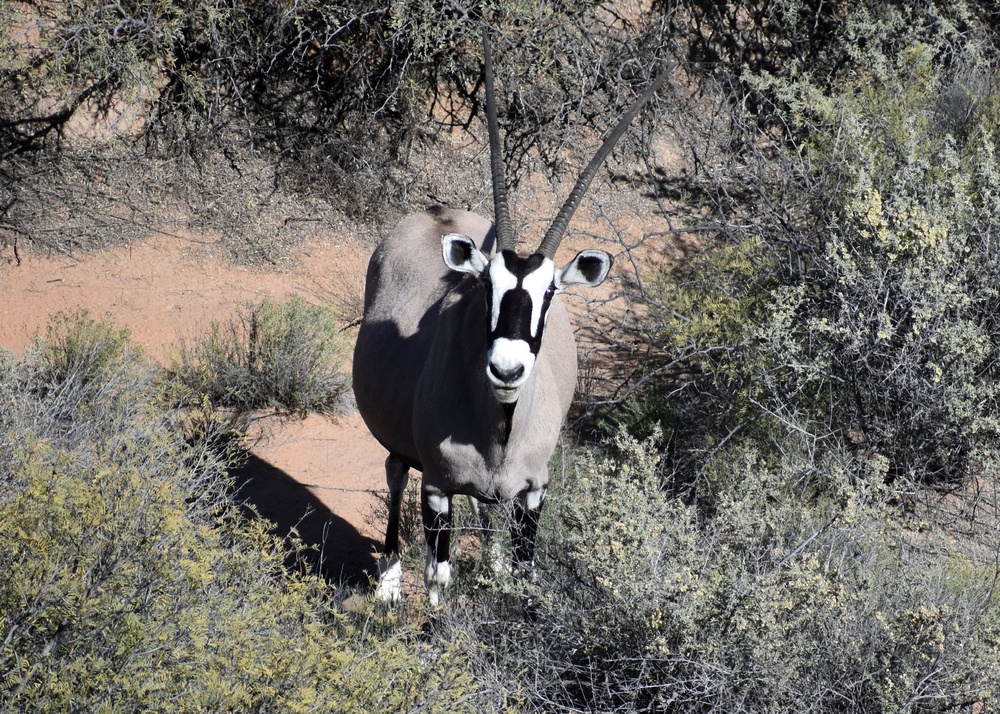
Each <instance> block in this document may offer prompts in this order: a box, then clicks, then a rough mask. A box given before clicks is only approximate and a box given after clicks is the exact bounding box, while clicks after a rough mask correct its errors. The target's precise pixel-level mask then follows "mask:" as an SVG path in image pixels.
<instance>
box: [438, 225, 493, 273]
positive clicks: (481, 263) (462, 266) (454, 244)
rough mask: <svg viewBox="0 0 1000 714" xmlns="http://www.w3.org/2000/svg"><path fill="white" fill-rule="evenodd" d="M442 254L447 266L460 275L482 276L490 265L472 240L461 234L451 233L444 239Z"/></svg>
mask: <svg viewBox="0 0 1000 714" xmlns="http://www.w3.org/2000/svg"><path fill="white" fill-rule="evenodd" d="M441 253H442V255H443V257H444V263H445V265H447V266H448V267H449V268H451V269H452V270H456V271H458V272H460V273H473V274H474V275H482V274H483V271H485V270H486V267H487V266H488V265H489V261H488V260H487V259H486V256H485V255H483V254H482V252H481V251H480V250H479V248H477V247H476V244H475V243H474V242H473V241H472V239H471V238H469V236H464V235H462V234H461V233H449V234H448V235H446V236H444V237H442V238H441Z"/></svg>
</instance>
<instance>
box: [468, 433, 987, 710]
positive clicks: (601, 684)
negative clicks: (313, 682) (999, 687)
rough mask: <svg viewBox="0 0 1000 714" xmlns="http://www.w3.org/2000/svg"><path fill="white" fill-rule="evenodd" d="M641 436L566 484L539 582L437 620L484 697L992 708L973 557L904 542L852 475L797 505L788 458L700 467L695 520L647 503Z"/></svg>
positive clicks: (803, 493) (906, 532) (916, 538)
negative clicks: (455, 634) (465, 644)
mask: <svg viewBox="0 0 1000 714" xmlns="http://www.w3.org/2000/svg"><path fill="white" fill-rule="evenodd" d="M655 437H656V435H655V434H654V435H653V436H652V437H651V438H650V439H648V440H647V441H646V442H638V441H636V440H635V439H633V438H631V437H628V436H627V435H626V434H624V433H622V434H619V435H618V436H617V437H615V438H614V440H613V442H612V443H610V444H608V445H606V446H605V447H604V448H602V449H601V450H596V451H591V452H589V453H587V454H585V455H584V456H583V458H582V459H580V460H579V461H578V462H577V463H576V464H574V465H573V466H572V467H571V468H570V469H569V470H568V471H567V477H566V478H565V479H564V480H563V481H562V482H560V483H559V484H558V488H554V489H553V495H552V497H551V498H552V499H553V501H554V502H553V503H551V505H550V510H549V512H548V516H547V517H546V520H545V531H546V532H545V540H544V543H545V546H544V556H543V558H542V564H541V572H540V573H539V580H538V582H537V583H535V584H522V585H521V586H520V588H518V587H515V588H513V589H505V588H504V587H502V586H496V587H494V588H491V589H486V590H483V589H480V590H479V591H478V592H477V598H476V607H475V609H473V608H463V607H461V605H459V606H457V607H456V608H455V610H454V611H453V612H452V613H451V614H450V618H451V619H450V620H449V624H450V626H451V627H454V628H455V629H456V630H457V631H461V632H466V631H469V632H473V633H475V635H476V636H477V637H478V638H479V639H480V640H481V641H482V642H483V644H484V645H485V646H484V647H483V648H482V649H481V650H480V652H479V653H478V657H477V659H476V662H477V667H478V669H479V671H481V672H482V674H481V675H480V677H481V679H482V680H483V681H492V680H494V679H502V680H503V681H505V683H506V686H505V689H504V690H503V693H504V694H505V696H508V697H515V698H516V701H517V706H518V708H519V709H521V710H523V711H547V710H550V709H551V708H552V703H553V702H558V703H559V708H561V709H562V710H567V711H576V710H581V709H582V710H588V711H614V712H636V711H662V710H670V711H680V712H688V711H690V712H701V711H726V712H759V711H817V712H821V711H832V710H835V711H842V712H883V711H886V712H888V711H901V710H902V711H948V710H957V711H964V710H966V709H967V708H968V707H972V706H973V705H975V706H980V707H985V708H987V709H988V708H989V707H990V706H992V704H993V701H994V700H993V697H994V696H995V692H994V691H993V689H992V683H993V682H995V681H997V678H998V677H1000V647H998V643H1000V639H998V636H1000V630H998V629H997V626H996V623H997V620H996V617H997V614H998V611H997V607H998V603H997V600H996V597H995V593H994V591H993V584H994V583H995V578H996V573H995V566H994V564H993V563H992V562H991V560H990V558H991V555H990V552H988V551H982V552H980V553H979V555H978V556H976V557H975V558H970V557H969V554H968V553H966V552H963V551H962V550H961V549H958V548H955V547H954V544H953V543H952V544H951V545H949V543H948V539H947V537H944V536H942V537H940V538H938V537H935V536H933V535H930V536H927V535H925V534H921V533H919V532H918V531H917V530H915V529H914V528H913V524H912V523H910V522H908V521H907V519H905V518H901V517H900V516H899V514H898V512H897V511H896V510H895V509H894V507H892V506H891V505H888V504H887V501H886V499H885V497H884V496H885V494H884V493H883V492H882V491H881V490H880V489H878V488H872V487H870V486H869V485H868V483H866V482H856V483H852V480H851V479H850V478H849V477H848V473H850V472H851V471H852V470H853V469H854V468H857V467H858V466H859V465H858V464H849V463H837V462H836V461H834V460H829V461H826V462H825V463H823V464H822V466H823V467H825V468H826V469H827V472H828V474H830V475H832V476H835V477H836V478H837V483H836V488H835V489H830V490H828V491H827V492H826V494H825V495H824V496H823V498H821V499H816V498H814V497H813V498H811V497H810V495H811V494H810V493H809V492H808V490H802V486H801V479H800V476H801V472H802V469H803V468H809V467H810V465H811V464H810V460H811V457H810V456H809V455H808V453H807V452H805V451H802V452H800V453H798V454H791V453H789V454H787V455H786V458H784V459H782V460H780V461H772V460H769V459H767V458H766V457H762V456H761V455H760V454H758V453H754V452H752V451H749V450H747V449H745V448H743V447H739V448H730V449H726V450H725V453H720V454H719V456H718V458H716V459H713V461H712V463H711V464H710V466H709V468H710V469H711V470H718V471H725V472H726V473H725V475H720V476H718V477H717V480H719V481H724V482H726V483H728V484H731V487H730V489H729V490H728V491H727V492H726V495H725V497H724V498H722V499H721V501H720V503H719V504H718V509H717V511H716V512H715V513H714V514H713V517H712V518H710V519H704V518H701V517H699V515H698V513H697V511H696V509H694V508H692V507H690V506H685V505H684V504H683V503H682V502H680V501H679V500H677V499H676V498H674V497H671V496H670V495H669V494H668V493H666V492H665V491H664V490H663V488H662V487H661V480H660V478H659V476H658V473H657V472H658V465H657V461H658V460H659V455H658V451H657V439H656V438H655ZM864 467H865V468H870V469H875V470H877V469H879V468H884V463H882V464H881V465H880V464H879V463H873V464H868V465H864ZM872 482H877V479H873V480H872ZM993 540H994V542H993V547H994V548H995V546H996V543H995V539H993ZM994 552H995V551H994ZM959 573H964V574H965V576H963V577H959V576H958V574H959ZM525 607H527V608H528V612H529V613H530V617H524V614H523V613H524V608H525ZM515 673H516V674H515ZM512 675H514V676H513V678H512ZM494 694H495V696H499V694H500V692H495V693H494Z"/></svg>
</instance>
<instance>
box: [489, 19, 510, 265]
mask: <svg viewBox="0 0 1000 714" xmlns="http://www.w3.org/2000/svg"><path fill="white" fill-rule="evenodd" d="M483 62H484V64H485V70H484V71H485V73H486V124H487V126H488V127H489V133H490V171H491V173H492V176H493V212H494V216H495V217H494V221H493V223H494V225H495V226H496V233H497V252H499V251H501V250H514V248H515V247H516V243H517V241H516V240H515V238H514V227H513V224H512V223H511V221H510V209H509V207H508V206H507V176H506V175H505V173H504V165H503V152H502V151H501V149H500V127H499V125H498V124H497V102H496V97H495V95H494V92H493V52H492V50H491V49H490V30H489V27H487V26H486V24H485V23H484V24H483Z"/></svg>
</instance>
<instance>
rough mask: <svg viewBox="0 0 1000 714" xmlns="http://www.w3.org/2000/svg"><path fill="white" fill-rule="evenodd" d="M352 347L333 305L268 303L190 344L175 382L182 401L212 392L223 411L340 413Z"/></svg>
mask: <svg viewBox="0 0 1000 714" xmlns="http://www.w3.org/2000/svg"><path fill="white" fill-rule="evenodd" d="M346 349H347V345H346V338H345V337H344V335H343V333H342V331H341V326H340V324H339V323H338V321H337V318H336V316H335V315H334V313H333V312H332V311H331V310H330V308H328V307H324V306H316V305H311V304H309V303H308V302H306V300H305V299H303V298H298V297H296V298H289V299H287V300H284V301H282V302H277V303H276V302H271V301H268V300H265V301H263V302H260V303H257V304H256V305H251V306H248V307H246V308H244V309H242V310H240V311H239V313H238V315H237V317H236V318H235V319H232V320H229V321H227V322H221V323H220V322H215V321H213V322H212V324H211V326H210V328H209V330H208V332H207V333H206V334H204V335H202V336H201V337H199V338H198V339H197V340H196V341H195V342H194V343H193V344H192V345H188V344H186V343H182V344H181V346H180V348H179V350H178V353H177V355H176V356H175V357H174V359H173V364H172V365H171V367H170V373H171V374H170V377H169V380H168V384H169V385H170V388H171V389H173V390H174V391H175V392H176V393H177V395H178V400H179V401H180V402H181V403H187V404H198V403H199V400H200V395H204V396H205V397H206V398H207V399H208V401H209V403H210V404H211V406H212V407H213V408H215V409H220V408H221V409H232V410H236V411H237V412H250V411H254V410H261V409H272V410H275V411H278V412H281V413H286V414H305V413H306V412H310V411H314V412H320V413H324V414H332V413H333V412H334V411H336V409H337V407H338V406H339V405H340V400H341V397H342V395H343V394H344V392H345V391H346V390H347V386H348V380H347V377H346V376H345V375H344V374H343V373H341V372H340V369H341V367H342V366H343V363H344V355H345V351H346Z"/></svg>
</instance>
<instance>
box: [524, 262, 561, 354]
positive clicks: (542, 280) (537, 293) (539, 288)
mask: <svg viewBox="0 0 1000 714" xmlns="http://www.w3.org/2000/svg"><path fill="white" fill-rule="evenodd" d="M555 270H556V268H555V264H554V263H553V262H552V260H551V259H550V258H546V259H545V260H544V261H542V264H541V265H540V266H538V269H537V270H533V271H532V272H531V273H529V274H528V275H525V276H524V280H523V281H521V287H523V288H524V289H525V290H526V291H527V293H528V295H530V296H531V336H532V337H537V336H538V330H539V328H540V325H539V321H540V320H541V317H542V304H543V303H544V301H545V291H546V290H548V288H549V285H551V284H552V278H553V277H555Z"/></svg>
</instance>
